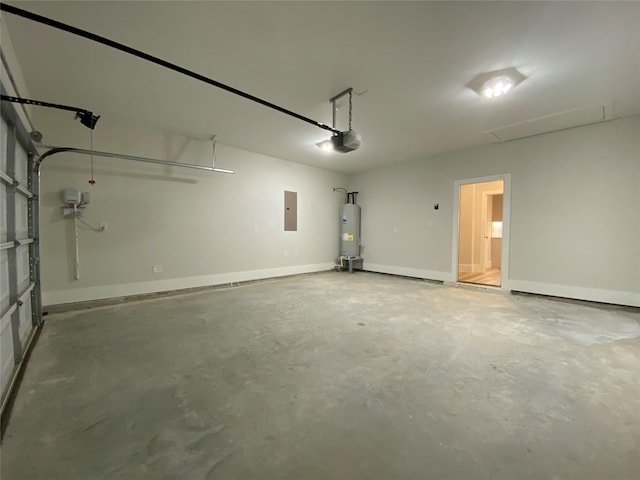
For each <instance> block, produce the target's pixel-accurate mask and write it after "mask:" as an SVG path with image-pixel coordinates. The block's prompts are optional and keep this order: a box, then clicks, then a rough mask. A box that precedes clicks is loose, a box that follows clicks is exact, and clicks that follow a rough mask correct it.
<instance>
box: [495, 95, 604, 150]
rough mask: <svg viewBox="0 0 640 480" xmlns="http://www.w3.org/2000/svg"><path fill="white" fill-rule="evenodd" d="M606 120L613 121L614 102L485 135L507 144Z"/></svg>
mask: <svg viewBox="0 0 640 480" xmlns="http://www.w3.org/2000/svg"><path fill="white" fill-rule="evenodd" d="M606 120H613V102H609V103H607V104H603V105H594V106H591V107H585V108H578V109H576V110H569V111H567V112H561V113H554V114H551V115H546V116H544V117H539V118H534V119H532V120H527V121H526V122H520V123H514V124H512V125H506V126H504V127H498V128H494V129H493V130H487V131H486V132H483V133H484V134H485V135H490V136H491V137H492V139H493V140H494V141H497V142H507V141H509V140H515V139H517V138H524V137H532V136H534V135H540V134H542V133H549V132H555V131H556V130H564V129H567V128H573V127H580V126H583V125H589V124H592V123H598V122H604V121H606Z"/></svg>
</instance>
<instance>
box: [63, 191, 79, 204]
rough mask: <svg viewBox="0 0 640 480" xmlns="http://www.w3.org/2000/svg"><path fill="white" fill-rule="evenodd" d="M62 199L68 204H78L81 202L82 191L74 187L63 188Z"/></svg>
mask: <svg viewBox="0 0 640 480" xmlns="http://www.w3.org/2000/svg"><path fill="white" fill-rule="evenodd" d="M62 201H63V202H64V203H68V204H70V205H80V204H81V203H82V192H80V190H76V189H75V188H65V189H64V190H63V191H62Z"/></svg>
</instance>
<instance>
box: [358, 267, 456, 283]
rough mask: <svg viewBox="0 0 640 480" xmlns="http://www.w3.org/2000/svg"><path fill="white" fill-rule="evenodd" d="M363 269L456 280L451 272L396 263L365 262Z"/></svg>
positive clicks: (441, 279)
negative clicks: (397, 264) (403, 265)
mask: <svg viewBox="0 0 640 480" xmlns="http://www.w3.org/2000/svg"><path fill="white" fill-rule="evenodd" d="M363 269H364V270H366V271H368V272H376V273H390V274H392V275H402V276H405V277H414V278H424V279H426V280H439V281H442V282H455V281H456V279H455V276H454V275H452V274H451V273H450V272H438V271H435V270H422V269H419V268H409V267H396V266H394V265H379V264H375V263H368V262H365V263H364V264H363Z"/></svg>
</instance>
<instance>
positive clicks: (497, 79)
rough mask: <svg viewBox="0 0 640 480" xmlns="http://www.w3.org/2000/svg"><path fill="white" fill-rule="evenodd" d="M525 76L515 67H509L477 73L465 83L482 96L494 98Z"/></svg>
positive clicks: (508, 89) (507, 90)
mask: <svg viewBox="0 0 640 480" xmlns="http://www.w3.org/2000/svg"><path fill="white" fill-rule="evenodd" d="M526 78H527V77H525V76H524V75H523V74H522V73H520V72H519V71H518V70H517V69H516V68H515V67H509V68H503V69H502V70H494V71H492V72H485V73H479V74H478V75H476V76H475V77H473V80H471V81H470V82H469V83H467V87H469V88H470V89H471V90H473V91H474V92H476V93H477V94H478V95H480V96H482V97H485V98H495V97H500V96H502V95H504V94H505V93H507V92H509V91H510V90H511V89H513V87H515V86H516V85H518V84H519V83H521V82H522V81H523V80H525V79H526Z"/></svg>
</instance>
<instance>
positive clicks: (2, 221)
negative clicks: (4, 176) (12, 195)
mask: <svg viewBox="0 0 640 480" xmlns="http://www.w3.org/2000/svg"><path fill="white" fill-rule="evenodd" d="M0 198H1V199H2V204H3V205H6V201H7V185H6V184H5V183H4V182H2V181H0ZM6 241H7V212H5V211H3V212H2V215H0V243H5V242H6Z"/></svg>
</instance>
